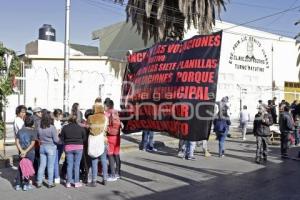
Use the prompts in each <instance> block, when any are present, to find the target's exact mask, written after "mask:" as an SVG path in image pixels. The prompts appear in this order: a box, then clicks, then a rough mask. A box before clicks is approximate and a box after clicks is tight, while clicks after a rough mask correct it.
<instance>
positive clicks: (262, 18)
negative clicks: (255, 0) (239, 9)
mask: <svg viewBox="0 0 300 200" xmlns="http://www.w3.org/2000/svg"><path fill="white" fill-rule="evenodd" d="M299 8H300V6H296V7H293V8H288V9H285V10H282V11H280V12H275V13H272V14H270V15H266V16H262V17H258V18H256V19H253V20H250V21H247V22H243V23H240V24H237V25H234V26H232V27H229V28H227V29H224V30H228V29H232V28H236V27H239V26H244V25H247V24H251V23H253V22H257V21H261V20H264V19H267V18H270V17H274V16H276V15H280V14H282V13H286V12H289V11H291V10H296V9H299Z"/></svg>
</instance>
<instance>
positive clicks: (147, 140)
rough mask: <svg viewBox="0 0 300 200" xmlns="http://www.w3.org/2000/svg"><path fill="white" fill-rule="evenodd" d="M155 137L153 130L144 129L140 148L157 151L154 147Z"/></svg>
mask: <svg viewBox="0 0 300 200" xmlns="http://www.w3.org/2000/svg"><path fill="white" fill-rule="evenodd" d="M153 138H154V134H153V131H148V130H144V131H143V134H142V140H141V144H140V149H141V150H142V151H150V152H151V151H154V152H155V151H157V149H156V148H154V142H153Z"/></svg>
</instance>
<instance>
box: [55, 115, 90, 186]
mask: <svg viewBox="0 0 300 200" xmlns="http://www.w3.org/2000/svg"><path fill="white" fill-rule="evenodd" d="M85 138H86V133H85V130H84V129H83V128H82V127H80V126H79V125H78V124H77V117H76V115H71V116H70V117H69V124H67V125H65V126H64V127H63V128H62V131H61V139H62V141H63V143H64V145H65V152H66V159H67V182H66V187H67V188H70V187H71V181H72V178H73V172H74V185H75V187H76V188H78V187H81V186H82V184H81V183H80V179H79V168H80V161H81V157H82V151H83V143H84V140H85Z"/></svg>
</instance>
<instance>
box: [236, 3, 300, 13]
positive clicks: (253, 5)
mask: <svg viewBox="0 0 300 200" xmlns="http://www.w3.org/2000/svg"><path fill="white" fill-rule="evenodd" d="M230 4H233V5H239V6H245V7H252V8H262V9H269V10H281V9H282V8H279V7H270V6H263V5H258V4H250V3H244V2H243V3H242V2H236V1H232V0H231V1H230ZM294 12H296V11H294Z"/></svg>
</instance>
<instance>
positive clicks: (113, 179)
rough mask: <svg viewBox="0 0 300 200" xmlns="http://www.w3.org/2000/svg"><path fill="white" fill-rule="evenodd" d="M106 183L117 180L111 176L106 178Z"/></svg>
mask: <svg viewBox="0 0 300 200" xmlns="http://www.w3.org/2000/svg"><path fill="white" fill-rule="evenodd" d="M107 181H108V182H114V181H117V178H116V177H113V176H110V177H108V178H107Z"/></svg>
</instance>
